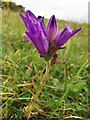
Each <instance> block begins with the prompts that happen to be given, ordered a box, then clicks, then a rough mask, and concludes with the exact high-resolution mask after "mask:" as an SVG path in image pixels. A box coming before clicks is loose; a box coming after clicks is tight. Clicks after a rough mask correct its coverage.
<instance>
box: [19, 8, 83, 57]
mask: <svg viewBox="0 0 90 120" xmlns="http://www.w3.org/2000/svg"><path fill="white" fill-rule="evenodd" d="M20 16H21V18H22V20H23V22H24V24H25V26H26V32H25V33H26V35H27V36H24V38H25V39H27V40H29V41H31V42H32V43H33V44H34V46H35V47H36V49H37V50H38V52H39V53H40V55H41V56H48V57H49V56H53V55H54V54H55V53H56V50H54V52H55V53H53V51H52V50H53V49H52V48H55V46H56V49H57V48H59V47H61V46H62V45H63V44H65V43H66V42H67V40H68V39H69V38H71V37H72V36H73V35H74V34H76V33H77V32H79V31H80V30H81V28H79V29H76V30H73V29H71V27H70V23H67V24H66V26H65V28H63V29H61V30H60V31H59V33H58V34H57V35H56V33H57V22H56V18H55V16H54V15H53V16H52V17H51V18H50V20H49V21H48V25H47V28H46V27H45V24H44V17H42V16H38V17H36V16H35V15H34V14H33V13H32V12H31V11H29V10H27V11H26V17H24V16H23V15H22V14H20ZM51 53H52V55H51Z"/></svg>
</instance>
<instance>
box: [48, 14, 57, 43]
mask: <svg viewBox="0 0 90 120" xmlns="http://www.w3.org/2000/svg"><path fill="white" fill-rule="evenodd" d="M56 32H57V22H56V18H55V16H54V15H53V16H52V17H51V18H50V20H49V22H48V25H47V29H46V34H47V39H48V41H50V42H52V41H54V40H55V37H56Z"/></svg>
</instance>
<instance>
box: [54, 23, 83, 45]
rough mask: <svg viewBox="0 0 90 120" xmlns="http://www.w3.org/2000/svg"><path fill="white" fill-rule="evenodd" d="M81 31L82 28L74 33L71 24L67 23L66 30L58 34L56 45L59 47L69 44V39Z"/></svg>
mask: <svg viewBox="0 0 90 120" xmlns="http://www.w3.org/2000/svg"><path fill="white" fill-rule="evenodd" d="M80 30H81V28H79V29H76V30H74V31H73V29H71V27H70V23H67V24H66V26H65V28H64V29H62V30H60V31H59V33H58V34H57V36H56V42H55V44H56V45H57V46H58V47H60V46H62V45H63V44H65V43H66V42H67V40H68V39H69V38H71V37H72V36H73V35H74V34H76V33H77V32H79V31H80Z"/></svg>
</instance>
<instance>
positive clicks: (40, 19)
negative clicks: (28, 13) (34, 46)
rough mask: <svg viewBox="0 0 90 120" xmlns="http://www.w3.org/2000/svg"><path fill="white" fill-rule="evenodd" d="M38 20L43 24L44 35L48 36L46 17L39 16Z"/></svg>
mask: <svg viewBox="0 0 90 120" xmlns="http://www.w3.org/2000/svg"><path fill="white" fill-rule="evenodd" d="M38 20H39V22H40V25H41V27H42V30H43V32H44V35H45V36H46V27H45V23H44V17H42V16H38Z"/></svg>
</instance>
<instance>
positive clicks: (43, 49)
mask: <svg viewBox="0 0 90 120" xmlns="http://www.w3.org/2000/svg"><path fill="white" fill-rule="evenodd" d="M38 29H39V28H38ZM25 33H26V34H27V35H28V37H29V38H30V39H31V41H32V42H33V44H34V46H35V47H36V49H37V50H38V52H39V53H40V54H41V55H45V54H47V52H48V47H49V46H48V41H47V39H46V37H45V35H44V34H43V32H42V31H39V30H38V34H37V35H34V34H30V33H29V32H25Z"/></svg>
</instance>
